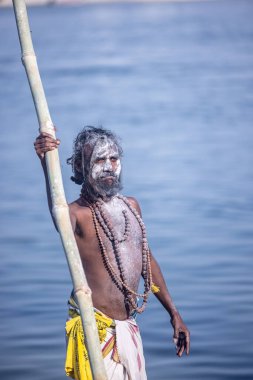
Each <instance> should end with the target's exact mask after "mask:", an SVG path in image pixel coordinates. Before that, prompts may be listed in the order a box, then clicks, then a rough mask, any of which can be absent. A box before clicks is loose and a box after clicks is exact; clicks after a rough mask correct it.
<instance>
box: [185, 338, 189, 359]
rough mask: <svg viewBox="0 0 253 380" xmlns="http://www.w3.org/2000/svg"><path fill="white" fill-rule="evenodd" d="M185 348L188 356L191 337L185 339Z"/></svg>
mask: <svg viewBox="0 0 253 380" xmlns="http://www.w3.org/2000/svg"><path fill="white" fill-rule="evenodd" d="M185 348H186V355H189V354H190V335H188V334H187V335H186V337H185Z"/></svg>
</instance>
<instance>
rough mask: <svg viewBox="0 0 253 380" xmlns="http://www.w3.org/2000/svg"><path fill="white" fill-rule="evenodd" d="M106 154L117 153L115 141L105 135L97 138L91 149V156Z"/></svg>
mask: <svg viewBox="0 0 253 380" xmlns="http://www.w3.org/2000/svg"><path fill="white" fill-rule="evenodd" d="M106 154H119V150H118V147H117V145H116V144H115V142H114V141H113V140H111V139H109V138H107V137H106V138H103V139H98V140H97V142H96V144H95V146H94V149H93V153H92V158H94V157H97V156H101V155H106Z"/></svg>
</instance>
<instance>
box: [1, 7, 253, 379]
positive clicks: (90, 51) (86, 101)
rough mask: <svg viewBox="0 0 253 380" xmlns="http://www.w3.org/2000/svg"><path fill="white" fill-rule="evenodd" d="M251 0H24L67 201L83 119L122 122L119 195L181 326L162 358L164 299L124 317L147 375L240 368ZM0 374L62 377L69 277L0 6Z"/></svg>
mask: <svg viewBox="0 0 253 380" xmlns="http://www.w3.org/2000/svg"><path fill="white" fill-rule="evenodd" d="M252 14H253V3H252V1H250V0H249V1H246V0H240V1H229V0H224V1H222V0H221V1H209V2H200V1H199V2H186V3H184V2H182V3H166V4H159V3H152V4H123V3H122V4H106V5H87V6H76V7H41V8H40V7H39V8H30V11H29V15H30V21H31V29H32V35H33V39H34V45H35V49H36V53H37V57H38V62H39V66H40V69H41V75H42V79H43V82H44V86H45V90H46V94H47V98H48V103H49V107H50V110H51V114H52V118H53V120H54V123H55V125H56V126H57V128H58V137H59V138H60V139H61V141H62V143H61V147H60V157H61V162H62V173H63V178H64V183H65V189H66V196H67V199H68V200H69V201H71V200H73V199H75V197H77V196H78V194H79V188H78V186H76V185H75V184H73V183H72V182H71V181H70V180H69V177H70V175H71V171H70V168H69V167H68V166H67V165H66V163H65V162H66V158H67V157H69V156H70V155H71V149H72V141H73V139H74V137H75V135H76V134H77V132H78V131H79V130H80V129H81V128H82V127H83V126H84V125H103V126H105V127H107V128H110V129H112V130H113V131H115V132H116V133H118V134H119V135H120V136H121V137H122V144H123V148H124V151H125V154H124V162H123V170H124V178H123V180H124V194H126V195H132V196H135V197H136V198H137V199H138V200H139V202H140V204H141V207H142V211H143V216H144V220H145V222H146V225H147V230H148V234H149V241H150V246H151V248H152V250H153V253H154V255H155V256H156V258H157V260H158V261H159V263H160V265H161V267H162V270H163V273H164V276H165V278H166V281H167V284H168V287H169V290H170V291H171V294H172V295H173V299H174V301H175V303H176V305H177V306H178V308H179V310H180V312H181V314H182V316H183V318H184V320H185V322H186V323H187V325H188V327H189V329H190V331H191V336H192V350H191V355H190V356H189V357H183V358H181V359H179V358H177V357H176V355H175V349H174V346H173V343H172V329H171V327H170V323H169V317H168V315H167V313H166V312H165V311H164V309H163V308H162V307H161V306H160V305H159V303H158V302H157V301H156V299H155V297H151V299H150V303H149V305H148V308H147V311H146V312H145V313H144V314H143V315H141V316H139V317H138V321H139V324H140V327H141V331H142V335H143V342H144V349H145V355H146V364H147V372H148V378H149V380H173V379H178V380H185V379H191V380H203V379H205V380H237V379H238V380H239V379H241V380H246V379H253V360H252V358H253V345H252V340H253V302H252V297H253V275H252V273H253V260H252V254H253V224H252V220H253V219H252V218H253V195H252V194H253V192H252V190H253V171H252V163H253V160H252V158H253V149H252V143H253V128H252V121H253V70H252V68H253V23H252ZM0 46H1V49H0V98H1V104H0V119H1V139H0V147H1V149H0V153H1V187H0V194H1V208H0V211H1V234H0V238H1V266H0V268H1V269H0V288H1V308H0V317H1V319H0V320H1V323H0V337H1V344H0V350H1V352H0V361H1V365H0V374H1V379H5V380H10V379H11V380H24V379H26V380H32V379H36V380H45V379H50V380H60V379H64V378H65V375H64V354H65V338H64V322H65V318H66V300H67V297H68V295H69V292H70V290H71V282H70V277H69V273H68V269H67V265H66V262H65V257H64V254H63V252H62V248H61V244H60V241H59V237H58V235H57V233H56V232H55V231H54V227H53V225H52V222H51V220H50V216H49V213H48V210H47V203H46V196H45V187H44V181H43V176H42V171H41V168H40V165H39V162H38V160H37V158H36V156H35V154H34V151H33V141H34V138H35V136H36V134H37V128H38V127H37V120H36V115H35V112H34V108H33V104H32V100H31V96H30V92H29V88H28V85H27V81H26V77H25V72H24V70H23V68H22V65H21V63H20V48H19V43H18V38H17V31H16V26H15V23H14V16H13V11H12V9H1V10H0Z"/></svg>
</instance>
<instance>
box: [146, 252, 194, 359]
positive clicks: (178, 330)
mask: <svg viewBox="0 0 253 380" xmlns="http://www.w3.org/2000/svg"><path fill="white" fill-rule="evenodd" d="M150 256H151V272H152V281H153V284H155V285H156V286H157V287H158V288H159V291H158V292H156V293H154V294H155V296H156V297H157V299H158V300H159V301H160V302H161V304H162V305H163V307H164V308H165V309H166V310H167V312H168V313H169V315H170V321H171V324H172V327H173V329H174V335H173V338H174V342H175V344H176V347H177V355H178V356H179V357H181V356H182V355H183V353H184V351H185V352H186V354H187V355H189V353H190V332H189V330H188V329H187V327H186V325H185V324H184V322H183V320H182V318H181V316H180V314H179V312H178V310H177V308H176V306H175V305H174V303H173V300H172V298H171V295H170V293H169V291H168V288H167V285H166V282H165V280H164V277H163V274H162V271H161V269H160V266H159V265H158V263H157V261H156V259H155V258H154V256H153V255H152V252H151V251H150Z"/></svg>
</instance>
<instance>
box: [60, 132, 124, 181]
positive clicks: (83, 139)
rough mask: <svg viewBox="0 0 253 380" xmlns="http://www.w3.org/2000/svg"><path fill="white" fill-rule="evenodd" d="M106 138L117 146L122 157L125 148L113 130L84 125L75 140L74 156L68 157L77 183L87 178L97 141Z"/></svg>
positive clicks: (73, 178)
mask: <svg viewBox="0 0 253 380" xmlns="http://www.w3.org/2000/svg"><path fill="white" fill-rule="evenodd" d="M104 138H108V139H110V140H111V141H112V142H113V143H114V144H115V145H116V146H117V148H118V152H119V157H122V155H123V150H122V147H121V145H120V143H119V138H118V137H117V136H116V135H115V134H114V133H113V132H111V131H110V130H108V129H105V128H102V127H99V128H97V127H92V126H86V127H84V128H83V130H82V131H81V132H79V133H78V135H77V136H76V138H75V140H74V143H73V154H72V156H71V157H69V158H68V159H67V164H69V165H71V166H72V172H73V174H74V175H73V176H72V177H70V178H71V180H72V181H74V182H75V183H76V184H78V185H81V184H83V183H84V182H85V180H86V179H87V177H88V174H89V170H90V166H89V165H90V159H91V156H92V152H93V149H94V147H95V145H96V143H97V141H98V140H99V139H104Z"/></svg>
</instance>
